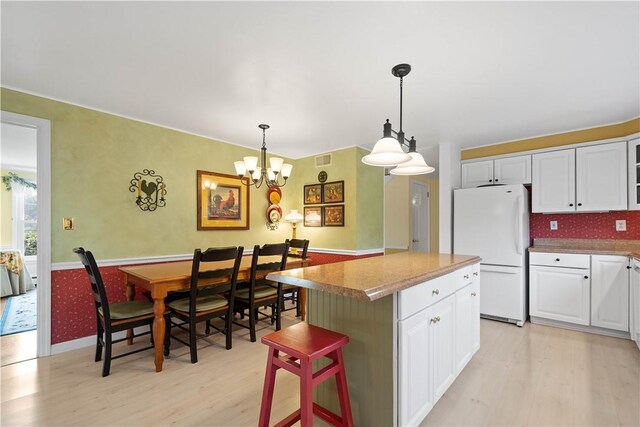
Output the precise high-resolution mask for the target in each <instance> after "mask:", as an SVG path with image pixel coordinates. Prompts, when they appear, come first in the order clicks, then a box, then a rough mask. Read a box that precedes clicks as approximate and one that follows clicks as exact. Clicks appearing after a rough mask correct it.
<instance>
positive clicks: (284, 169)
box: [282, 163, 293, 178]
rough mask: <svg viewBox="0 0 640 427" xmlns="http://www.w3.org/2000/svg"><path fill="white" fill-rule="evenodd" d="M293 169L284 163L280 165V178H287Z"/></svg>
mask: <svg viewBox="0 0 640 427" xmlns="http://www.w3.org/2000/svg"><path fill="white" fill-rule="evenodd" d="M292 169H293V166H292V165H290V164H289V163H284V164H283V165H282V176H283V177H284V178H289V175H291V170H292Z"/></svg>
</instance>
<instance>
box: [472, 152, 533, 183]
mask: <svg viewBox="0 0 640 427" xmlns="http://www.w3.org/2000/svg"><path fill="white" fill-rule="evenodd" d="M492 184H531V156H529V155H526V156H516V157H506V158H503V159H496V160H484V161H480V162H472V163H463V164H462V188H471V187H479V186H481V185H492Z"/></svg>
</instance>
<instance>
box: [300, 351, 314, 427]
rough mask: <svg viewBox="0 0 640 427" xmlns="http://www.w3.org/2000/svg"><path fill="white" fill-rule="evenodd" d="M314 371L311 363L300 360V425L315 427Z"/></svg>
mask: <svg viewBox="0 0 640 427" xmlns="http://www.w3.org/2000/svg"><path fill="white" fill-rule="evenodd" d="M312 378H313V371H312V366H311V362H309V361H305V360H300V424H301V426H302V427H312V426H313V383H312Z"/></svg>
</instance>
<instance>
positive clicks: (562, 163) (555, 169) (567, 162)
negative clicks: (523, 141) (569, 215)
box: [531, 149, 576, 212]
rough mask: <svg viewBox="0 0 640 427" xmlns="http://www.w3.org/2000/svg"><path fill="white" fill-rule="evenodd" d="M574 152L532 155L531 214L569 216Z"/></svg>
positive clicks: (572, 201)
mask: <svg viewBox="0 0 640 427" xmlns="http://www.w3.org/2000/svg"><path fill="white" fill-rule="evenodd" d="M575 156H576V151H575V150H573V149H572V150H560V151H551V152H548V153H540V154H534V155H533V156H532V157H531V159H532V160H531V162H532V169H533V171H532V179H531V191H532V210H533V212H573V211H575V209H576V208H575V199H576V197H575V196H576V174H575V171H576V162H575Z"/></svg>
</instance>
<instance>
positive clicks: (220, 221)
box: [197, 170, 250, 230]
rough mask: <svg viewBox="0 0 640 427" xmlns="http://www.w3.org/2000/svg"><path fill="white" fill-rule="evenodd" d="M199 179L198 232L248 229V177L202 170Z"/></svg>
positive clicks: (199, 172) (198, 174)
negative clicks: (246, 183) (241, 177)
mask: <svg viewBox="0 0 640 427" xmlns="http://www.w3.org/2000/svg"><path fill="white" fill-rule="evenodd" d="M197 177H198V179H197V181H198V182H197V185H198V187H197V191H198V230H248V229H249V213H250V211H249V187H247V186H246V185H245V184H244V182H247V178H243V179H240V178H238V177H237V176H236V175H226V174H222V173H216V172H207V171H200V170H199V171H197Z"/></svg>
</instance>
